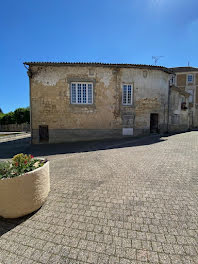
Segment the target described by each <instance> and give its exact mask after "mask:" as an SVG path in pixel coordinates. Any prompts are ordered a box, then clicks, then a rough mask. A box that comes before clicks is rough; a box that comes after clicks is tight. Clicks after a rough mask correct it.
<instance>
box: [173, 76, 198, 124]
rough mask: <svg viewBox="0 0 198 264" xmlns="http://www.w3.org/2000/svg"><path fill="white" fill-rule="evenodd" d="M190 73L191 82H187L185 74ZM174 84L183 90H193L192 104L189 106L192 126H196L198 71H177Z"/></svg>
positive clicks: (197, 119)
mask: <svg viewBox="0 0 198 264" xmlns="http://www.w3.org/2000/svg"><path fill="white" fill-rule="evenodd" d="M188 74H192V75H193V76H194V79H193V83H188V82H187V75H188ZM176 80H177V81H176V85H177V86H178V87H179V88H180V89H182V90H183V91H186V92H188V91H189V90H192V91H193V94H194V98H193V103H192V106H190V111H191V116H192V122H190V123H192V127H194V128H198V73H197V72H183V73H177V77H176Z"/></svg>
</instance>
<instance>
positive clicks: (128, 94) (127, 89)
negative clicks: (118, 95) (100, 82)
mask: <svg viewBox="0 0 198 264" xmlns="http://www.w3.org/2000/svg"><path fill="white" fill-rule="evenodd" d="M122 104H123V105H132V85H131V84H123V86H122Z"/></svg>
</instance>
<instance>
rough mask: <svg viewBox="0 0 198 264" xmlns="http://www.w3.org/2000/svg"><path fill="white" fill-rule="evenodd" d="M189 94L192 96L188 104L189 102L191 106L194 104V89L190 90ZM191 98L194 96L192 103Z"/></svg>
mask: <svg viewBox="0 0 198 264" xmlns="http://www.w3.org/2000/svg"><path fill="white" fill-rule="evenodd" d="M187 92H188V93H189V94H190V95H189V98H188V102H189V103H190V104H194V90H193V89H189V90H188V91H187ZM191 92H192V93H191ZM191 96H192V101H190V98H191Z"/></svg>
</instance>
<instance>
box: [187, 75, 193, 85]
mask: <svg viewBox="0 0 198 264" xmlns="http://www.w3.org/2000/svg"><path fill="white" fill-rule="evenodd" d="M187 80H188V83H193V75H192V74H188V79H187Z"/></svg>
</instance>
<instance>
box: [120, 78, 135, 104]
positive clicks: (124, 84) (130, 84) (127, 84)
mask: <svg viewBox="0 0 198 264" xmlns="http://www.w3.org/2000/svg"><path fill="white" fill-rule="evenodd" d="M124 86H127V93H126V103H124ZM128 86H131V103H128ZM122 105H124V106H132V105H133V84H132V83H123V84H122Z"/></svg>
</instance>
